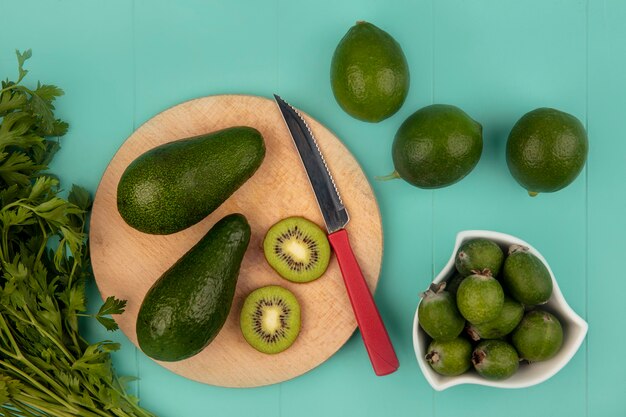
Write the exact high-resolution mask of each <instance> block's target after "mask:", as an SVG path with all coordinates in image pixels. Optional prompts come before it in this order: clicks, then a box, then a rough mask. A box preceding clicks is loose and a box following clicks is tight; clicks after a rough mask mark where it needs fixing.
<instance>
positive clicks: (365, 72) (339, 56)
mask: <svg viewBox="0 0 626 417" xmlns="http://www.w3.org/2000/svg"><path fill="white" fill-rule="evenodd" d="M330 82H331V87H332V90H333V94H334V95H335V99H336V100H337V103H339V105H340V106H341V108H342V109H343V110H344V111H345V112H346V113H348V114H349V115H351V116H352V117H354V118H356V119H359V120H363V121H366V122H380V121H381V120H384V119H386V118H388V117H389V116H391V115H393V114H394V113H395V112H397V111H398V109H399V108H400V107H401V106H402V103H404V100H405V99H406V96H407V94H408V92H409V65H408V63H407V61H406V57H405V56H404V52H402V48H401V47H400V45H399V44H398V42H396V40H395V39H394V38H393V37H392V36H391V35H389V34H388V33H387V32H385V31H384V30H382V29H380V28H378V27H377V26H375V25H373V24H371V23H368V22H363V21H359V22H357V23H356V25H354V26H352V28H350V30H349V31H348V33H346V35H345V36H344V37H343V38H342V39H341V41H340V42H339V44H338V45H337V48H336V49H335V53H334V54H333V58H332V62H331V66H330Z"/></svg>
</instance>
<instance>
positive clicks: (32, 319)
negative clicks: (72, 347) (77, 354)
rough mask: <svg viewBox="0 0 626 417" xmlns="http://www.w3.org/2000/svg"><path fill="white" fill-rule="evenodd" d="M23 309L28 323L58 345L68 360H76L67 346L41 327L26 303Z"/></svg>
mask: <svg viewBox="0 0 626 417" xmlns="http://www.w3.org/2000/svg"><path fill="white" fill-rule="evenodd" d="M23 310H24V311H25V312H26V315H27V316H28V318H29V319H30V323H31V324H32V325H33V326H35V328H36V329H37V330H38V331H39V333H41V334H42V335H43V336H45V337H47V338H48V339H49V340H50V341H51V342H52V343H54V344H55V345H56V347H58V348H59V350H60V351H61V352H63V353H64V354H65V356H67V358H68V359H69V360H70V361H72V362H75V361H76V358H74V356H73V355H72V354H71V353H70V352H69V351H68V350H67V348H66V347H65V346H64V345H63V343H61V342H59V340H58V339H57V338H56V337H53V336H52V335H51V334H50V333H48V332H47V331H46V329H44V328H43V327H41V325H40V324H39V323H38V322H37V320H35V318H34V317H33V314H32V313H31V311H30V309H29V308H28V306H27V305H25V306H24V307H23Z"/></svg>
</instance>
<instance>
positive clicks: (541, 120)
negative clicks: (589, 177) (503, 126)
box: [506, 108, 588, 196]
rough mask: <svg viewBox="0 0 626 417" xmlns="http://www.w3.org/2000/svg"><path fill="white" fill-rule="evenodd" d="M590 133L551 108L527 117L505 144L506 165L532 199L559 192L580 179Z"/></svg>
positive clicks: (519, 123)
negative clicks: (543, 194) (541, 194)
mask: <svg viewBox="0 0 626 417" xmlns="http://www.w3.org/2000/svg"><path fill="white" fill-rule="evenodd" d="M587 150H588V142H587V132H585V128H584V127H583V125H582V123H581V122H580V121H579V120H578V119H577V118H576V117H574V116H572V115H571V114H567V113H564V112H562V111H559V110H555V109H550V108H539V109H536V110H533V111H531V112H528V113H526V114H525V115H524V116H522V118H521V119H519V120H518V121H517V123H515V126H513V129H512V130H511V133H510V134H509V139H508V141H507V144H506V162H507V164H508V166H509V170H510V171H511V174H512V175H513V177H514V178H515V180H517V182H518V183H519V184H520V185H521V186H522V187H524V188H526V189H527V190H528V193H529V194H530V195H531V196H535V195H537V194H538V193H550V192H553V191H558V190H560V189H561V188H564V187H566V186H567V185H569V184H570V183H571V182H572V181H574V179H575V178H576V177H577V176H578V174H579V173H580V171H581V170H582V169H583V166H584V165H585V160H586V159H587Z"/></svg>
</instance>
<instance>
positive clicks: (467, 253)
mask: <svg viewBox="0 0 626 417" xmlns="http://www.w3.org/2000/svg"><path fill="white" fill-rule="evenodd" d="M503 261H504V253H503V252H502V249H500V246H498V244H497V243H495V242H493V241H491V240H489V239H483V238H477V239H470V240H468V241H465V242H463V244H462V245H461V247H459V250H458V252H457V254H456V257H455V259H454V264H455V266H456V269H457V271H459V272H460V273H461V275H464V276H467V275H471V274H472V273H473V271H483V270H485V269H486V270H489V271H490V272H491V276H492V277H494V278H495V277H497V276H498V274H499V273H500V268H501V267H502V262H503Z"/></svg>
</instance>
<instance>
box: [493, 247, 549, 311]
mask: <svg viewBox="0 0 626 417" xmlns="http://www.w3.org/2000/svg"><path fill="white" fill-rule="evenodd" d="M501 281H502V285H504V287H505V288H506V289H507V291H508V292H509V293H510V294H511V295H512V296H513V297H514V298H515V299H516V300H517V301H519V302H520V303H522V304H525V305H527V306H533V305H537V304H544V303H546V302H547V301H548V299H550V296H551V295H552V277H551V276H550V272H549V271H548V268H546V266H545V265H544V264H543V262H541V260H540V259H539V258H537V257H536V256H535V255H533V254H532V253H530V252H528V248H526V247H524V246H519V245H513V246H511V247H510V248H509V256H507V258H506V260H505V261H504V268H503V271H502V278H501Z"/></svg>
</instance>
